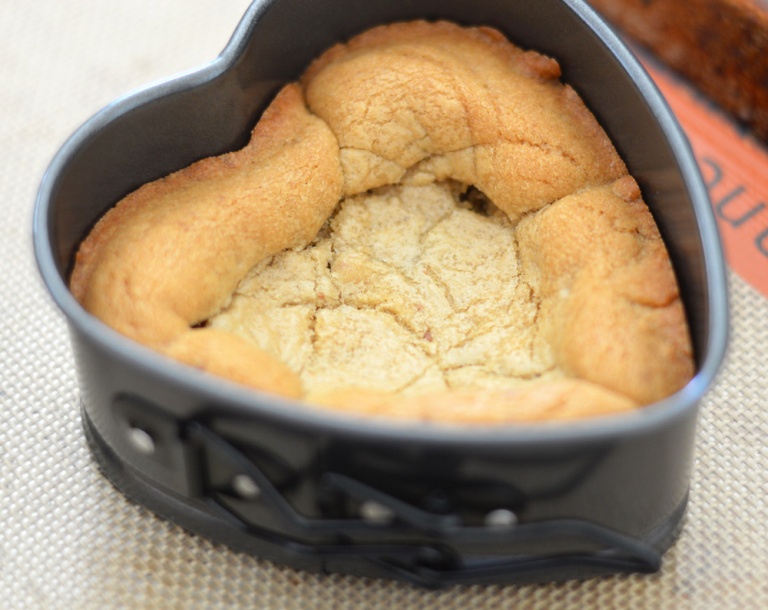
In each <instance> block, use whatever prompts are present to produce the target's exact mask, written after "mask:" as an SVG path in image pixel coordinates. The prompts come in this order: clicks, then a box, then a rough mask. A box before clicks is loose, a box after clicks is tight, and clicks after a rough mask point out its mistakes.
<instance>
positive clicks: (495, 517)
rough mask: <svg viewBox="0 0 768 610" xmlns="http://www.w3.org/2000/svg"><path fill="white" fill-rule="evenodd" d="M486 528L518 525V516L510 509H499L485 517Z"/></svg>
mask: <svg viewBox="0 0 768 610" xmlns="http://www.w3.org/2000/svg"><path fill="white" fill-rule="evenodd" d="M485 525H486V527H512V526H513V525H517V515H516V514H515V513H514V512H512V511H511V510H509V509H506V508H497V509H496V510H492V511H491V512H489V513H488V514H487V515H486V516H485Z"/></svg>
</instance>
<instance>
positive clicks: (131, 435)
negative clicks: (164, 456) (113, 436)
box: [128, 428, 155, 455]
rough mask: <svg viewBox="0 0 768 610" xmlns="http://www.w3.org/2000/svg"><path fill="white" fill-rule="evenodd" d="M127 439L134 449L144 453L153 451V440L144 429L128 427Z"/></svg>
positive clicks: (149, 453)
mask: <svg viewBox="0 0 768 610" xmlns="http://www.w3.org/2000/svg"><path fill="white" fill-rule="evenodd" d="M128 440H129V441H130V442H131V445H133V447H134V449H136V450H138V451H140V452H141V453H143V454H144V455H152V454H153V453H154V452H155V440H154V439H153V438H152V435H151V434H150V433H149V432H147V431H146V430H142V429H141V428H129V429H128Z"/></svg>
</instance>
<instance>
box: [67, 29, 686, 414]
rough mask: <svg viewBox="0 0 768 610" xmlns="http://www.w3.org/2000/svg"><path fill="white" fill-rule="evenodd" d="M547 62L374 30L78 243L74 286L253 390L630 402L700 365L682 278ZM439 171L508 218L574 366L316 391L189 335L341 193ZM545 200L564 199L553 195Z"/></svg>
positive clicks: (447, 409) (229, 346)
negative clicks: (463, 380)
mask: <svg viewBox="0 0 768 610" xmlns="http://www.w3.org/2000/svg"><path fill="white" fill-rule="evenodd" d="M558 76H559V67H558V65H557V63H556V62H555V61H554V60H551V59H549V58H546V57H543V56H541V55H538V54H536V53H531V52H524V51H522V50H520V49H518V48H517V47H515V46H513V45H511V44H510V43H509V42H507V41H506V40H505V39H504V38H503V36H502V35H501V34H500V33H498V32H496V31H495V30H491V29H488V28H470V29H464V28H460V27H458V26H456V25H453V24H449V23H445V22H440V23H437V24H430V23H427V22H421V21H419V22H412V23H406V24H395V25H391V26H382V27H379V28H374V29H372V30H370V31H368V32H366V33H364V34H362V35H360V36H358V37H356V38H354V39H352V40H351V41H350V42H349V43H347V44H345V45H336V46H335V47H333V48H332V49H330V50H329V51H328V52H326V53H325V54H324V55H323V56H321V57H320V58H319V59H318V60H317V61H315V62H314V63H313V64H312V65H311V66H310V68H309V69H308V70H307V72H306V73H305V75H304V76H303V77H302V79H301V81H300V83H299V84H292V85H288V86H287V87H286V88H284V89H283V90H282V91H281V92H280V94H279V95H278V96H277V98H276V99H275V101H274V102H273V103H272V105H271V106H270V107H269V108H268V110H267V111H266V112H265V114H264V116H263V117H262V119H261V121H260V122H259V123H258V124H257V126H256V127H255V129H254V132H253V137H252V139H251V142H250V143H249V144H248V146H246V148H244V149H243V150H241V151H238V152H235V153H230V154H227V155H222V156H220V157H217V158H211V159H205V160H203V161H200V162H197V163H195V164H193V165H192V166H190V167H188V168H186V169H184V170H181V171H179V172H176V173H175V174H172V175H170V176H168V177H167V178H164V179H161V180H158V181H156V182H153V183H150V184H147V185H145V186H143V187H141V188H140V189H138V190H137V191H136V192H134V193H132V194H130V195H129V196H128V197H126V198H125V199H124V200H123V201H121V202H120V203H119V204H118V205H117V206H116V207H115V208H113V209H112V210H110V211H109V212H108V213H107V214H106V215H105V217H104V218H103V219H102V220H101V221H100V222H99V223H98V224H97V225H96V227H95V228H94V230H93V232H92V233H91V234H90V236H89V237H88V238H87V239H86V240H85V241H84V242H83V244H82V246H81V248H80V250H79V252H78V254H77V259H76V265H75V270H74V273H73V276H72V279H71V289H72V292H73V294H74V295H75V297H76V298H77V299H78V300H79V301H80V302H81V303H82V304H83V306H84V307H85V308H86V309H87V310H88V311H90V312H91V313H93V314H94V315H96V316H98V317H99V318H101V319H102V320H103V321H105V322H106V323H107V324H109V325H110V326H112V327H114V328H115V329H117V330H118V331H120V332H122V333H123V334H126V335H128V336H129V337H132V338H134V339H136V340H137V341H139V342H141V343H144V344H146V345H148V346H150V347H153V348H155V349H157V350H159V351H161V352H163V353H165V354H167V355H170V356H172V357H174V358H177V359H179V360H181V361H183V362H186V363H188V364H191V365H193V366H197V367H198V368H201V369H203V370H206V371H209V372H212V373H215V374H218V375H221V376H223V377H226V378H228V379H231V380H233V381H237V382H239V383H243V384H246V385H249V386H251V387H254V388H258V389H263V390H267V391H270V392H274V393H277V394H282V395H284V396H289V397H303V398H305V399H309V400H310V401H315V402H318V403H327V402H329V401H330V402H333V403H334V404H336V405H337V407H339V408H350V409H352V410H356V411H357V412H372V413H377V414H384V415H389V416H392V417H405V418H417V419H430V420H452V421H461V422H476V423H478V422H483V421H485V422H493V421H533V420H541V419H553V418H554V419H563V418H565V419H568V418H572V417H578V416H588V415H594V414H598V413H609V412H615V411H619V410H625V409H627V408H631V407H632V406H634V405H636V403H644V402H648V401H652V400H656V399H657V398H660V397H662V396H664V395H667V394H669V393H671V392H673V391H675V390H677V389H679V388H680V387H681V386H682V385H683V384H684V383H685V382H686V381H687V380H688V379H689V378H690V375H691V372H692V364H691V358H690V345H689V343H688V336H687V330H686V327H685V321H684V318H683V312H682V307H681V305H680V301H679V296H678V294H677V287H676V284H675V281H674V276H673V274H672V270H671V267H670V266H669V261H668V260H667V257H666V252H665V250H664V247H663V244H662V242H661V239H660V237H659V235H658V231H657V230H656V227H655V225H654V223H653V220H652V218H651V217H650V214H649V212H648V210H647V208H646V206H645V204H644V203H642V200H641V199H640V194H639V189H637V185H636V184H635V183H634V181H633V180H632V179H631V178H629V177H628V176H626V168H625V166H624V164H623V162H622V161H621V159H620V158H619V157H618V156H617V154H616V152H615V150H614V149H613V147H612V145H611V143H610V142H609V141H608V139H607V137H606V136H605V134H604V133H603V131H602V130H601V129H600V127H599V125H598V124H597V122H596V121H595V119H594V117H593V116H592V115H591V114H590V113H589V111H588V110H587V109H586V108H585V107H584V105H583V103H582V102H581V100H580V99H579V98H578V96H577V95H576V94H575V93H574V92H573V90H571V89H570V88H568V87H567V86H564V85H562V84H560V83H559V81H557V80H556V79H557V77H558ZM446 179H451V180H457V181H459V182H462V183H465V184H472V185H475V186H476V187H477V188H479V189H480V190H481V191H483V192H484V193H485V194H486V195H487V196H488V197H489V198H490V199H491V200H492V201H493V202H494V203H495V204H496V205H497V206H498V207H499V208H500V209H501V210H502V211H503V212H504V213H506V215H507V216H508V217H509V219H510V220H511V222H512V223H513V224H517V223H518V222H519V227H518V234H517V240H518V244H519V251H520V256H521V265H522V268H523V271H524V273H525V274H526V281H527V282H528V283H529V284H530V286H531V288H532V290H533V292H534V293H535V295H536V296H535V298H538V299H540V301H541V303H540V314H539V318H540V319H539V321H538V323H539V324H540V331H539V340H540V341H541V342H546V343H547V345H548V348H547V349H550V350H551V351H552V353H553V354H554V357H555V359H556V360H557V363H558V365H559V366H560V367H561V368H562V369H563V370H564V371H566V372H567V373H568V374H569V375H571V376H573V377H574V378H573V379H564V380H563V379H561V380H557V381H550V382H547V383H544V382H539V383H534V384H532V385H530V386H529V387H527V389H526V388H514V389H511V390H510V389H505V390H488V389H466V390H461V391H457V392H456V391H454V392H443V393H439V392H438V393H430V394H423V395H420V396H419V395H414V396H408V397H407V398H403V397H402V396H399V395H392V394H390V393H387V392H367V393H366V392H364V391H361V390H353V389H344V388H340V389H339V390H338V391H337V390H332V391H330V392H325V393H323V394H322V395H320V394H318V395H315V396H306V392H305V390H304V389H303V388H302V384H301V381H300V379H299V377H298V376H297V375H296V373H295V372H294V371H292V370H290V369H289V368H288V367H287V366H286V365H285V364H283V363H281V362H279V361H277V360H276V359H275V358H274V357H272V356H270V355H269V354H267V352H265V351H264V350H261V349H259V348H257V347H255V346H254V345H252V344H250V343H248V342H247V341H246V340H244V339H242V338H240V337H237V336H235V335H233V334H231V333H226V332H223V331H220V330H215V329H212V328H197V326H198V325H200V324H201V323H203V322H205V321H206V320H209V319H210V318H211V317H212V316H214V315H215V314H216V313H217V312H219V311H220V310H221V309H222V308H223V307H225V306H226V305H227V304H228V303H229V300H230V298H231V295H232V293H233V291H234V290H235V289H236V287H237V286H238V284H239V283H240V282H241V280H242V279H243V278H244V277H245V276H246V274H247V273H248V272H249V271H250V270H251V269H252V268H253V267H254V266H255V265H257V264H258V263H260V262H261V261H264V260H265V259H267V258H268V257H270V256H272V255H274V254H276V253H278V252H280V251H283V250H286V249H290V248H301V247H304V246H306V245H307V244H308V243H309V242H310V241H311V240H312V239H313V238H314V237H315V235H316V234H317V233H318V231H319V230H320V228H321V226H322V225H323V224H324V222H325V221H326V220H327V219H328V217H329V216H330V215H331V213H332V212H333V210H334V208H335V207H336V206H337V204H338V202H339V200H340V199H342V197H345V196H350V195H354V194H355V193H361V192H364V191H368V190H370V189H372V188H375V187H379V186H382V185H387V184H397V183H403V184H406V185H414V186H418V185H424V184H429V183H431V182H435V181H443V180H446ZM553 202H554V203H553Z"/></svg>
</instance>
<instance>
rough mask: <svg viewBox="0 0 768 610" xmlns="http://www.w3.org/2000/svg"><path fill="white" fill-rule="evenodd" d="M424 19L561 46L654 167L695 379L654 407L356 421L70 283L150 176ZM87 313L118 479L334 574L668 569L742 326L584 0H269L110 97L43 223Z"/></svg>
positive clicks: (646, 82)
mask: <svg viewBox="0 0 768 610" xmlns="http://www.w3.org/2000/svg"><path fill="white" fill-rule="evenodd" d="M414 18H427V19H433V18H434V19H437V18H441V19H448V20H452V21H456V22H459V23H462V24H469V25H474V24H478V25H489V26H492V27H496V28H498V29H500V30H501V31H502V32H504V33H505V34H506V35H507V36H508V37H509V38H510V39H511V40H512V41H513V42H515V43H516V44H518V45H519V46H522V47H526V48H532V49H536V50H538V51H541V52H543V53H545V54H548V55H551V56H553V57H555V58H556V59H558V61H559V62H560V63H561V65H562V68H563V80H565V81H566V82H568V83H569V84H571V85H573V86H574V88H575V89H576V90H577V91H578V92H579V93H580V94H581V96H582V97H583V99H584V100H585V101H586V103H587V105H588V106H589V107H590V109H591V110H592V111H593V112H594V114H595V115H596V117H597V118H598V120H599V121H600V122H601V124H602V125H603V126H604V128H605V129H606V131H607V133H608V134H609V136H610V137H611V138H612V140H613V142H614V143H615V145H616V147H617V149H618V151H619V153H620V154H621V155H622V156H623V158H624V159H625V161H626V162H627V165H628V166H629V169H630V172H631V173H632V174H633V175H634V176H635V178H636V179H637V180H638V182H639V184H640V186H641V188H642V190H643V193H644V196H645V199H646V201H647V202H648V204H649V206H650V208H651V211H652V212H653V214H654V216H655V218H656V220H657V223H658V224H659V227H660V229H661V232H662V234H663V236H664V238H665V240H666V243H667V246H668V249H669V252H670V255H671V258H672V261H673V264H674V266H675V269H676V272H677V275H678V279H679V282H680V286H681V293H682V297H683V300H684V303H685V307H686V311H687V314H688V317H689V322H690V326H691V333H692V337H693V341H694V349H695V354H696V362H697V369H696V370H697V373H696V376H695V378H694V379H693V380H692V381H691V382H690V383H689V384H688V385H687V386H686V387H685V388H684V389H683V390H681V391H680V392H678V393H677V394H675V395H673V396H671V397H669V398H667V399H665V400H663V401H660V402H658V403H656V404H653V405H650V406H647V407H645V408H643V409H640V410H637V411H634V412H630V413H626V414H622V415H618V416H611V417H602V418H596V419H589V420H585V421H578V422H575V423H562V424H539V425H494V426H486V427H483V426H478V427H471V428H462V429H458V428H455V427H448V426H440V425H435V424H432V425H428V424H410V425H402V424H399V425H397V424H392V423H386V422H382V421H379V420H367V419H351V418H348V417H345V416H343V415H341V414H336V413H332V412H326V411H323V410H318V409H311V408H309V407H306V406H304V405H302V404H299V403H295V402H291V401H288V400H284V399H280V398H276V397H274V396H270V395H267V394H263V393H258V392H255V391H251V390H248V389H244V388H242V387H239V386H236V385H235V384H232V383H229V382H226V381H224V380H219V379H216V378H212V377H209V376H207V375H203V374H200V373H198V372H197V371H195V370H194V369H192V368H188V367H186V366H184V365H182V364H178V363H176V362H172V361H170V360H168V359H166V358H165V357H163V356H160V355H158V354H156V353H155V352H153V351H151V350H149V349H147V348H145V347H142V346H141V345H138V344H135V343H133V342H132V341H130V340H128V339H126V338H125V337H123V336H121V335H118V334H117V333H115V332H114V331H112V330H111V329H109V328H107V327H106V326H105V325H103V324H102V323H101V322H99V321H98V320H96V319H95V318H93V317H91V316H90V315H89V314H88V313H86V312H85V311H84V310H83V309H82V308H81V307H80V305H79V304H78V303H77V302H76V301H75V299H74V298H73V297H72V295H71V294H70V292H69V290H68V288H67V279H68V273H69V270H70V267H71V264H72V260H73V256H74V252H75V251H76V249H77V247H78V243H79V242H80V240H81V239H82V238H83V237H84V236H85V235H86V233H87V232H88V231H89V229H90V228H91V227H92V226H93V224H94V223H95V221H96V220H97V219H98V218H99V217H100V216H101V215H102V214H103V213H104V212H105V211H106V210H107V209H108V208H109V207H110V206H112V205H114V203H115V202H117V201H118V200H119V199H120V198H122V197H123V196H124V195H126V194H127V193H128V192H130V191H132V190H134V189H135V188H137V187H138V186H139V185H141V184H143V183H145V182H147V181H150V180H153V179H155V178H158V177H160V176H163V175H165V174H168V173H169V172H171V171H174V170H177V169H180V168H181V167H184V166H186V165H188V164H190V163H191V162H192V161H194V160H196V159H199V158H201V157H205V156H210V155H216V154H219V153H222V152H225V151H230V150H234V149H237V148H240V147H241V146H243V145H244V144H245V143H246V141H247V138H248V136H249V133H250V130H251V128H252V126H253V124H254V123H255V121H256V120H257V118H258V116H259V114H260V112H261V111H262V110H263V109H264V108H265V107H266V105H267V104H268V102H269V101H270V99H271V97H272V96H273V95H274V94H275V93H276V92H277V90H278V89H279V88H280V87H281V85H283V84H284V83H286V82H288V81H291V80H293V79H295V78H297V76H298V75H299V74H300V73H301V72H302V71H303V69H304V68H305V67H306V66H307V65H308V63H309V62H310V61H311V60H312V59H313V58H314V57H316V56H317V55H319V54H320V53H321V52H322V51H323V50H324V49H326V48H327V47H329V46H330V45H332V44H333V43H335V42H337V41H339V40H344V39H347V38H349V37H350V36H352V35H354V34H356V33H358V32H361V31H362V30H364V29H367V28H369V27H371V26H373V25H377V24H381V23H386V22H393V21H401V20H408V19H414ZM34 240H35V251H36V256H37V261H38V265H39V269H40V273H41V274H42V277H43V279H44V281H45V284H46V285H47V287H48V289H49V291H50V293H51V295H52V296H53V299H54V300H55V302H56V303H57V305H58V306H59V307H60V308H61V310H62V311H63V313H64V315H65V316H66V319H67V322H68V325H69V329H70V333H71V339H72V344H73V346H74V354H75V363H76V366H77V371H78V375H79V383H80V387H81V396H82V415H83V424H84V429H85V433H86V435H87V438H88V441H89V443H90V446H91V448H92V450H93V454H94V456H95V458H96V459H97V461H98V463H99V465H100V466H101V468H102V469H103V471H104V473H105V474H106V476H107V477H108V478H109V479H110V480H111V481H112V482H113V483H114V484H115V485H116V486H117V487H118V488H119V489H120V490H122V491H123V492H124V493H125V494H126V495H127V496H128V497H130V498H132V499H133V500H135V501H137V502H139V503H141V504H143V505H145V506H147V507H149V508H150V509H151V510H153V511H155V512H156V513H157V514H159V515H161V516H163V517H165V518H167V519H170V520H172V521H174V522H176V523H179V524H180V525H182V526H183V527H185V528H187V529H189V530H191V531H193V532H196V533H198V534H201V535H203V536H206V537H209V538H211V539H213V540H215V541H218V542H221V543H224V544H227V545H230V546H231V547H234V548H236V549H239V550H242V551H246V552H249V553H255V554H257V555H258V556H260V557H264V558H266V559H270V560H273V561H277V562H281V563H283V564H288V565H291V566H294V567H296V568H301V569H305V570H313V571H318V572H343V573H351V574H359V575H365V576H371V577H387V578H398V579H403V580H406V581H409V582H412V583H416V584H419V585H423V586H429V587H440V586H447V585H451V584H456V583H484V582H494V583H513V582H514V583H517V582H531V581H549V580H563V579H569V578H584V577H588V576H593V575H598V574H607V573H616V572H652V571H655V570H657V569H658V568H659V566H660V561H661V556H662V554H663V552H664V551H665V550H666V549H667V548H668V547H669V546H670V545H671V544H672V542H673V541H674V539H675V537H676V535H677V533H678V532H679V530H680V527H681V523H682V518H683V515H684V512H685V506H686V500H687V495H688V487H689V480H690V471H691V463H692V455H693V449H694V435H695V429H696V420H697V415H698V405H699V401H700V399H701V397H702V395H703V393H704V392H705V391H706V390H707V388H708V386H709V385H710V384H711V383H712V381H713V378H714V376H715V373H716V371H717V369H718V367H719V365H720V363H721V361H722V358H723V354H724V351H725V343H726V334H727V301H726V280H725V273H724V266H723V258H722V253H721V248H720V244H719V239H718V235H717V232H716V227H715V223H714V220H713V216H712V214H711V210H710V207H709V201H708V199H707V193H706V190H705V187H704V185H703V183H702V180H701V177H700V175H699V172H698V169H697V166H696V163H695V160H694V158H693V156H692V154H691V151H690V149H689V146H688V144H687V142H686V140H685V138H684V136H683V134H682V133H681V131H680V129H679V127H678V125H677V123H676V122H675V119H674V118H673V116H672V114H671V113H670V111H669V109H668V107H667V106H666V104H665V102H664V101H663V99H662V98H661V96H660V95H659V93H658V91H657V90H656V88H655V87H654V85H653V83H652V82H651V80H650V79H649V78H648V76H647V75H646V74H645V72H644V71H643V69H642V68H641V67H640V65H639V64H638V62H637V61H636V60H635V59H634V57H633V56H632V54H631V53H630V52H629V51H628V50H627V49H626V48H625V47H624V45H623V44H622V43H621V42H620V41H619V40H618V38H617V37H616V35H615V34H614V33H613V32H612V31H611V30H610V29H609V28H608V27H607V26H606V25H605V24H604V23H603V21H601V20H600V19H599V18H598V17H597V16H596V15H595V13H594V12H593V11H592V10H591V9H589V8H588V7H587V6H586V4H584V3H583V2H580V1H577V0H474V1H473V2H468V1H466V0H463V1H460V0H383V1H381V2H361V1H359V0H324V1H323V2H317V1H315V0H257V1H256V2H254V3H253V4H252V6H251V7H250V8H249V9H248V11H247V13H246V15H245V17H244V18H243V20H242V22H241V23H240V25H239V26H238V27H237V30H236V31H235V33H234V36H233V38H232V40H231V41H230V43H229V44H228V45H227V47H226V48H225V49H224V51H223V53H222V54H221V56H220V57H219V58H217V59H216V60H215V61H213V62H212V63H211V64H209V65H207V66H205V67H203V68H201V69H200V70H198V71H196V72H193V73H190V74H187V75H184V76H181V77H179V78H176V79H173V80H170V81H168V82H165V83H163V84H160V85H157V86H154V87H151V88H148V89H145V90H142V91H139V92H137V93H134V94H133V95H130V96H128V97H125V98H123V99H121V100H119V101H116V102H115V103H113V104H111V105H110V106H108V107H107V108H105V109H104V110H102V111H101V112H99V113H98V114H97V115H95V116H94V117H93V118H91V119H90V120H89V121H87V122H86V123H85V124H84V125H83V126H82V127H81V128H80V129H79V130H77V132H76V133H75V134H74V135H73V136H72V137H71V138H70V139H69V140H68V141H67V142H66V143H65V144H64V146H63V147H62V148H61V150H60V151H59V152H58V154H57V155H56V156H55V158H54V159H53V161H52V163H51V165H50V167H49V169H48V171H47V173H46V174H45V177H44V179H43V181H42V185H41V187H40V191H39V194H38V200H37V205H36V209H35V217H34Z"/></svg>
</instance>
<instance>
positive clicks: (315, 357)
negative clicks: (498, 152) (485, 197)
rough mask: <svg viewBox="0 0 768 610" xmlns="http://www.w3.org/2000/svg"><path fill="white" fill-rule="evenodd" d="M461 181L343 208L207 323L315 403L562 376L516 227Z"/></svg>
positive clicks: (257, 273)
mask: <svg viewBox="0 0 768 610" xmlns="http://www.w3.org/2000/svg"><path fill="white" fill-rule="evenodd" d="M463 199H464V198H463V197H462V196H461V192H460V189H459V187H458V186H457V185H455V184H452V183H443V184H432V185H428V186H395V187H386V188H382V189H379V190H376V191H374V192H373V193H366V194H364V195H360V196H356V197H351V198H348V199H345V200H343V201H342V202H341V204H340V205H339V208H338V209H337V212H336V213H335V214H334V216H333V217H332V218H331V219H330V220H329V222H328V223H327V224H326V226H325V227H324V228H323V230H322V231H321V232H320V234H319V235H318V236H317V238H316V239H315V241H314V242H313V243H312V244H310V245H309V246H307V247H306V248H303V249H301V250H288V251H284V252H282V253H280V254H278V255H276V256H274V257H272V258H270V259H267V260H265V261H263V262H262V263H261V264H259V265H258V266H257V267H256V268H254V269H253V270H252V271H251V272H250V273H249V275H248V276H247V277H246V278H245V279H244V280H243V281H242V282H241V284H240V286H239V287H238V289H237V291H236V292H235V293H234V295H233V296H232V300H231V302H230V303H229V305H228V306H227V308H226V309H225V310H223V311H222V312H220V313H219V314H218V315H216V316H215V317H213V318H212V319H211V320H209V321H208V324H209V325H210V326H212V327H216V328H220V329H223V330H227V331H230V332H233V333H236V334H237V335H239V336H241V337H243V338H245V339H247V340H249V341H251V342H253V343H254V344H255V345H257V346H258V347H260V348H261V349H263V350H266V351H267V352H268V353H270V354H271V355H273V356H274V357H275V358H278V359H280V360H281V361H283V362H285V363H286V364H287V365H288V366H289V367H290V368H291V369H293V370H294V371H295V372H296V373H298V374H299V375H300V377H301V379H302V382H303V384H304V388H305V392H306V394H307V395H308V396H311V395H313V394H322V393H325V392H329V391H334V390H338V389H341V388H356V389H366V390H373V391H385V392H405V393H421V392H432V391H439V390H446V389H455V388H481V387H482V388H503V387H513V386H515V385H519V384H520V383H524V382H525V381H527V380H531V379H540V378H542V377H548V378H549V377H561V376H562V374H561V373H560V372H559V371H558V370H556V369H555V366H554V363H553V359H552V356H551V354H550V351H549V348H548V346H547V344H546V342H545V341H543V340H538V339H537V328H536V318H537V314H538V299H537V297H536V295H535V294H534V293H533V291H532V290H531V288H530V286H529V285H528V283H527V282H526V279H525V277H524V274H523V273H522V270H521V266H520V263H519V259H518V245H517V242H516V237H515V229H514V226H513V225H512V223H511V222H510V221H509V219H507V217H506V216H505V215H504V214H503V213H501V212H500V211H498V210H497V209H496V208H494V207H493V206H492V205H491V206H488V207H489V208H490V209H483V208H484V206H478V205H474V206H473V205H471V204H470V203H468V202H466V201H464V200H463Z"/></svg>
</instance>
